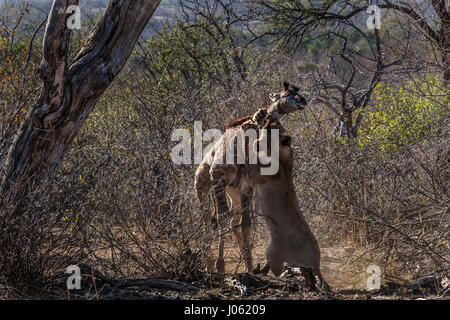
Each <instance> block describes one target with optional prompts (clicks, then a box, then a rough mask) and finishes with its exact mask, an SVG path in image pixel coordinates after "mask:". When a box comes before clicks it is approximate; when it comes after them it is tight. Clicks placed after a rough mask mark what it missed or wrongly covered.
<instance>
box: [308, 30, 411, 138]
mask: <svg viewBox="0 0 450 320" xmlns="http://www.w3.org/2000/svg"><path fill="white" fill-rule="evenodd" d="M347 24H348V25H350V26H351V27H352V28H353V29H356V30H358V32H360V33H361V34H362V35H363V37H364V38H365V39H366V41H367V42H368V44H369V47H370V50H371V52H372V58H368V57H364V58H363V60H365V61H367V60H369V62H371V64H372V65H373V67H372V68H371V67H365V66H364V64H363V63H362V62H361V61H360V60H361V57H359V58H360V59H357V58H355V57H358V52H356V51H353V52H348V51H351V50H348V48H347V37H346V36H345V35H344V32H341V33H337V32H331V33H332V34H333V35H334V36H337V37H339V38H341V39H342V40H343V44H342V47H341V49H340V50H339V52H338V53H336V54H334V55H332V56H331V58H330V66H331V68H330V69H334V61H335V59H336V57H339V58H340V59H341V60H342V61H344V63H345V64H347V65H348V66H350V70H351V71H350V76H348V78H347V79H344V78H342V79H339V80H337V81H334V82H330V81H326V80H325V78H327V77H326V76H325V75H323V74H322V75H320V74H319V79H318V80H317V82H316V88H317V89H318V92H319V93H318V97H317V99H316V101H317V102H319V103H322V104H324V105H325V106H326V107H328V108H329V109H330V110H331V111H333V112H334V113H335V114H336V115H337V116H338V121H337V125H336V127H335V129H334V135H335V136H336V137H340V138H343V137H347V138H353V139H355V138H357V136H358V127H359V125H360V123H361V121H362V119H363V116H364V111H365V109H366V107H367V106H368V105H369V102H370V99H371V96H372V93H373V91H374V89H375V87H376V86H377V84H378V83H379V82H380V80H381V76H382V75H383V74H384V73H385V72H386V69H388V70H390V71H392V70H391V67H393V66H397V65H401V64H402V63H403V61H404V60H405V58H406V57H407V52H408V47H409V35H408V38H407V41H406V44H405V48H404V51H403V55H402V57H401V58H399V59H397V60H395V61H392V62H390V63H386V62H385V61H384V59H383V52H382V48H381V40H380V34H379V31H378V29H374V33H375V40H374V41H375V43H374V45H372V43H371V40H370V39H369V37H367V35H366V34H364V33H363V32H362V31H361V30H360V29H359V28H358V27H357V26H355V25H354V24H353V23H352V22H347ZM362 67H364V68H365V70H364V71H365V72H366V74H367V72H372V77H371V78H370V81H369V83H368V85H367V87H366V88H364V89H361V88H356V86H355V84H354V80H355V76H356V74H357V73H362V71H361V70H360V69H359V68H362ZM328 76H329V75H328ZM330 91H334V92H337V93H338V96H336V95H333V94H331V92H330ZM356 111H357V116H356V119H354V113H355V112H356Z"/></svg>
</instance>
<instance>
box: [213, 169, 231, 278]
mask: <svg viewBox="0 0 450 320" xmlns="http://www.w3.org/2000/svg"><path fill="white" fill-rule="evenodd" d="M230 168H231V169H230ZM232 170H234V169H233V167H231V166H227V165H218V164H215V165H213V166H212V167H211V172H210V173H211V174H210V176H211V185H212V191H213V196H214V203H215V209H216V215H217V226H218V232H219V247H218V257H217V260H216V269H217V272H218V273H225V261H224V259H223V253H224V247H225V230H224V225H223V221H222V220H223V218H225V217H226V216H227V213H228V205H227V199H226V196H225V187H226V186H227V184H228V180H229V178H228V177H230V171H232Z"/></svg>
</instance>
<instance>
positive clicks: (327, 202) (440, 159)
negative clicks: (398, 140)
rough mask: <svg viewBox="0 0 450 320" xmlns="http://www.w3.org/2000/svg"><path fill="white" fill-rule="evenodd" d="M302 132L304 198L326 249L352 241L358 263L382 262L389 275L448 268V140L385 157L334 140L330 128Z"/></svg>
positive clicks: (426, 141) (299, 155)
mask: <svg viewBox="0 0 450 320" xmlns="http://www.w3.org/2000/svg"><path fill="white" fill-rule="evenodd" d="M306 131H307V130H306ZM297 132H298V133H299V135H300V136H299V138H298V144H299V145H300V147H299V149H298V150H297V152H296V154H295V158H296V163H297V165H296V166H295V169H294V170H295V179H296V183H297V186H298V193H297V194H298V198H299V201H300V206H301V207H302V208H303V210H304V211H305V213H306V215H307V218H308V220H309V221H310V222H311V223H312V225H313V226H314V229H315V231H316V234H317V235H318V237H319V238H320V239H321V240H322V242H323V243H326V242H328V243H331V244H334V245H336V244H339V243H341V242H343V241H346V240H350V241H352V242H353V244H354V245H356V246H358V247H360V248H361V249H362V251H363V252H365V254H364V255H363V256H362V257H360V258H363V259H362V260H359V261H358V263H359V264H361V265H363V267H364V265H365V262H366V261H372V262H376V263H378V264H379V265H380V266H383V269H384V272H385V273H386V274H395V275H397V276H401V275H403V276H405V277H408V276H418V275H423V274H426V273H428V272H432V271H436V270H443V269H446V268H448V267H449V258H450V257H449V253H450V250H449V247H448V246H449V243H448V238H449V211H448V208H449V198H448V188H449V185H448V184H449V179H448V178H449V177H448V173H449V171H448V170H449V164H448V158H449V149H448V147H449V146H448V135H441V136H433V137H427V138H423V139H422V140H420V141H416V142H414V143H411V144H408V145H404V146H402V147H400V148H399V150H397V151H396V152H392V153H384V152H381V151H380V148H379V147H378V146H374V145H371V146H369V145H366V146H361V145H359V144H358V143H357V141H354V142H353V141H344V142H342V141H334V140H333V139H330V138H329V137H327V135H326V134H325V135H323V134H322V133H324V132H329V128H328V131H327V130H324V131H322V132H321V130H315V134H314V133H312V134H311V136H305V135H303V136H301V131H297ZM307 132H310V133H311V131H307ZM294 144H295V143H294Z"/></svg>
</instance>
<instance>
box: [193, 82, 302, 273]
mask: <svg viewBox="0 0 450 320" xmlns="http://www.w3.org/2000/svg"><path fill="white" fill-rule="evenodd" d="M283 86H284V90H283V91H281V92H279V93H275V94H272V93H271V94H270V95H269V96H270V99H271V100H272V102H273V103H272V104H271V105H269V106H268V107H267V108H263V109H259V110H258V111H257V112H256V113H255V114H254V115H253V116H247V117H244V118H241V119H237V120H235V121H232V122H231V123H229V124H228V125H227V127H226V130H225V132H224V134H223V135H222V137H221V139H219V140H218V141H217V142H216V144H215V145H214V146H213V147H212V148H211V149H210V150H209V151H208V152H207V153H206V154H205V156H204V158H203V160H202V162H201V163H200V165H199V167H198V169H197V171H196V174H195V183H194V185H195V189H196V192H197V197H198V199H199V201H200V202H201V203H202V204H203V206H204V207H206V204H207V201H208V193H209V189H210V186H211V189H212V194H213V199H214V205H215V212H216V221H217V224H218V229H219V239H218V241H219V246H218V258H217V259H216V261H215V267H216V269H217V271H218V272H219V273H224V271H225V263H224V259H223V253H224V226H223V223H222V220H223V219H227V218H229V217H230V215H231V221H230V224H231V229H232V231H233V235H234V238H235V240H236V242H237V244H238V246H239V248H240V251H241V254H242V256H243V257H244V263H245V267H246V270H247V272H252V270H253V262H252V256H251V243H250V242H251V241H250V240H251V235H252V234H251V216H250V212H249V204H250V200H251V198H252V196H253V194H254V188H255V182H254V181H252V177H253V176H254V175H255V173H256V171H258V170H259V168H260V165H249V164H248V163H239V162H237V161H236V158H235V159H233V161H232V163H230V162H228V161H227V162H226V163H224V161H223V159H224V158H225V157H226V154H225V153H226V149H225V148H224V145H225V144H226V143H227V141H234V140H235V139H244V141H245V139H246V137H245V135H244V134H245V132H246V130H248V129H255V130H257V129H264V128H268V127H270V128H271V129H279V132H280V143H281V144H283V143H290V140H291V137H289V135H288V134H287V131H286V130H285V129H284V128H283V126H282V125H281V123H280V122H279V120H278V119H279V117H281V116H282V115H285V114H288V113H291V112H295V111H298V110H303V109H304V108H305V106H306V99H305V98H304V97H303V96H301V95H300V94H298V91H299V88H298V87H296V86H291V85H290V84H289V83H288V82H284V83H283ZM247 147H248V146H247V145H246V147H245V148H247ZM245 148H244V149H245ZM256 175H258V174H256ZM225 194H226V195H227V196H228V198H229V199H230V202H231V208H230V210H228V206H227V201H226V196H225ZM209 221H210V219H209V217H207V216H205V222H206V225H207V226H208V227H210V226H209ZM213 268H214V261H212V260H209V261H208V265H207V270H208V271H212V270H213Z"/></svg>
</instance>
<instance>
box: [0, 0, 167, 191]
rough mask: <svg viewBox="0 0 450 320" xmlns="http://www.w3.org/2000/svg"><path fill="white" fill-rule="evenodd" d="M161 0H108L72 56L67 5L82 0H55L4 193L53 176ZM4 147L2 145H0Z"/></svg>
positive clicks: (5, 169) (4, 172)
mask: <svg viewBox="0 0 450 320" xmlns="http://www.w3.org/2000/svg"><path fill="white" fill-rule="evenodd" d="M159 2H160V0H114V1H110V2H109V5H108V7H107V8H106V10H105V12H104V14H103V16H102V17H101V19H100V20H99V22H98V23H97V24H96V26H95V27H94V28H93V30H92V31H91V33H90V36H89V38H88V40H87V42H86V45H85V46H84V47H83V48H82V49H81V50H80V51H79V52H78V53H77V54H76V56H75V58H74V59H73V61H70V62H69V60H68V56H69V48H70V38H71V30H70V29H69V28H68V27H67V23H66V21H67V20H68V18H69V17H70V16H71V11H69V12H68V8H69V6H71V5H77V4H78V0H54V1H53V5H52V8H51V10H50V14H49V16H48V19H47V25H46V29H45V35H44V40H43V58H42V62H41V64H40V67H39V71H38V72H39V76H40V78H41V80H42V89H41V93H40V96H39V99H38V101H37V102H36V104H35V105H34V106H33V107H32V108H31V109H30V111H29V112H28V114H27V116H26V117H25V119H24V120H23V122H22V124H21V126H20V129H19V130H18V132H17V134H16V136H15V138H14V140H13V142H12V143H11V145H10V146H9V147H8V152H7V154H6V156H5V158H4V159H3V160H2V159H0V163H2V169H1V173H0V177H1V178H0V183H1V185H0V194H1V195H2V199H5V198H6V196H7V195H9V196H12V197H13V198H16V197H17V196H20V195H22V194H24V192H25V191H26V190H27V186H29V185H30V184H31V183H40V182H41V181H42V180H43V178H45V177H51V176H52V175H53V174H54V173H55V171H56V169H57V168H58V167H59V164H60V163H61V160H62V159H63V157H64V154H65V152H66V150H67V147H68V145H69V144H70V143H71V141H72V140H73V138H74V137H75V136H76V134H77V132H78V130H79V129H80V127H81V126H82V124H83V123H84V121H85V120H86V118H87V116H88V115H89V113H90V112H91V111H92V110H93V108H94V106H95V104H96V102H97V101H98V99H99V98H100V96H101V95H102V93H103V92H104V91H105V89H106V88H107V87H108V85H109V84H110V83H111V82H112V81H113V79H114V78H115V77H116V76H117V75H118V73H119V72H120V70H121V69H122V67H123V66H124V64H125V63H126V61H127V59H128V57H129V56H130V54H131V52H132V50H133V48H134V45H135V43H136V42H137V40H138V38H139V36H140V34H141V32H142V30H143V29H144V27H145V26H146V24H147V22H148V20H149V19H150V17H151V16H152V14H153V12H154V11H155V9H156V7H157V6H158V4H159ZM0 149H1V148H0Z"/></svg>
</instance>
